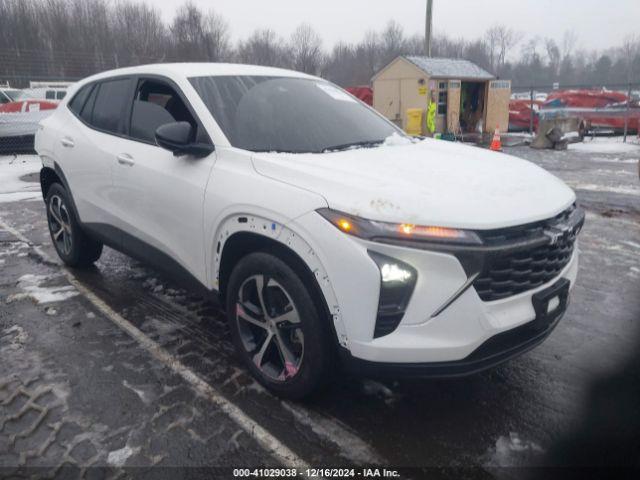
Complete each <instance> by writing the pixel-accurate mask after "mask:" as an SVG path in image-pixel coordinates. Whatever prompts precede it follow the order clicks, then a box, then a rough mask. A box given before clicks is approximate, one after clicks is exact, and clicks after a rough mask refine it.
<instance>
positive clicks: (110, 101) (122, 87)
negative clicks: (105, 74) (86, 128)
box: [91, 79, 130, 133]
mask: <svg viewBox="0 0 640 480" xmlns="http://www.w3.org/2000/svg"><path fill="white" fill-rule="evenodd" d="M129 85H130V80H129V79H124V80H112V81H109V82H102V83H101V84H100V90H99V91H98V96H97V97H96V101H95V106H94V107H93V117H92V120H91V124H92V125H93V126H94V127H96V128H99V129H100V130H105V131H107V132H112V133H123V131H122V122H121V119H122V113H123V111H124V106H125V104H126V103H128V100H130V99H129Z"/></svg>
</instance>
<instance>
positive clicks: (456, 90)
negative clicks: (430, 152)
mask: <svg viewBox="0 0 640 480" xmlns="http://www.w3.org/2000/svg"><path fill="white" fill-rule="evenodd" d="M461 85H462V82H460V80H449V86H448V95H447V96H448V98H449V102H448V106H447V132H454V133H455V132H459V131H460V88H461Z"/></svg>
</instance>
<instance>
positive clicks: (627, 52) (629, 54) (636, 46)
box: [621, 34, 640, 83]
mask: <svg viewBox="0 0 640 480" xmlns="http://www.w3.org/2000/svg"><path fill="white" fill-rule="evenodd" d="M621 53H622V61H623V62H624V66H625V70H626V76H627V79H626V81H627V82H628V83H631V81H632V79H633V74H634V60H635V59H636V58H637V55H638V54H640V40H638V37H636V36H635V35H633V34H632V35H627V36H626V37H625V38H624V41H623V42H622V47H621Z"/></svg>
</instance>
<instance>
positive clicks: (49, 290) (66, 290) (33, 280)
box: [6, 274, 79, 304]
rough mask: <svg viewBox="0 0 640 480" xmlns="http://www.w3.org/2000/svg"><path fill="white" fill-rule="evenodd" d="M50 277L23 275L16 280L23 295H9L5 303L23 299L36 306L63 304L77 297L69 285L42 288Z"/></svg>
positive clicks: (74, 290) (75, 291)
mask: <svg viewBox="0 0 640 480" xmlns="http://www.w3.org/2000/svg"><path fill="white" fill-rule="evenodd" d="M52 278H53V277H52V276H46V275H32V274H27V275H23V276H22V277H20V278H19V279H18V288H20V289H21V290H23V292H24V293H18V294H15V295H10V296H9V297H8V298H7V300H6V303H11V302H15V301H18V300H23V299H25V298H30V299H32V300H33V301H34V302H35V303H37V304H45V303H54V302H64V301H65V300H68V299H70V298H72V297H75V296H76V295H78V294H79V293H78V291H77V290H76V289H75V288H74V287H72V286H71V285H64V286H55V287H42V286H41V285H42V284H43V283H45V282H46V281H48V280H51V279H52Z"/></svg>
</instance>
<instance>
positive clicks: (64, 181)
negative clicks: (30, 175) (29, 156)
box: [40, 161, 80, 223]
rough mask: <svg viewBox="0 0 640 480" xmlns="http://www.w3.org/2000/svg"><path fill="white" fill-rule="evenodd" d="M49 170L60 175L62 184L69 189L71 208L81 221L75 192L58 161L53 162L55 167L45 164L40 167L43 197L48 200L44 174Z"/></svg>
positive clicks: (57, 175)
mask: <svg viewBox="0 0 640 480" xmlns="http://www.w3.org/2000/svg"><path fill="white" fill-rule="evenodd" d="M47 171H50V172H53V174H54V175H55V176H56V177H58V179H59V180H60V183H62V186H63V187H64V189H65V190H66V191H67V195H68V197H69V198H68V200H69V203H70V204H71V208H72V209H73V213H74V215H75V216H76V218H77V219H78V222H79V223H80V215H79V214H78V208H77V207H76V202H75V200H74V198H73V192H72V191H71V187H70V186H69V182H68V181H67V177H66V176H65V174H64V172H63V171H62V168H61V167H60V165H58V162H55V161H54V162H53V168H51V167H48V166H44V167H42V168H41V169H40V189H41V191H42V199H43V200H44V201H46V200H47V192H46V191H45V183H44V175H46V174H47V173H46V172H47Z"/></svg>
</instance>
